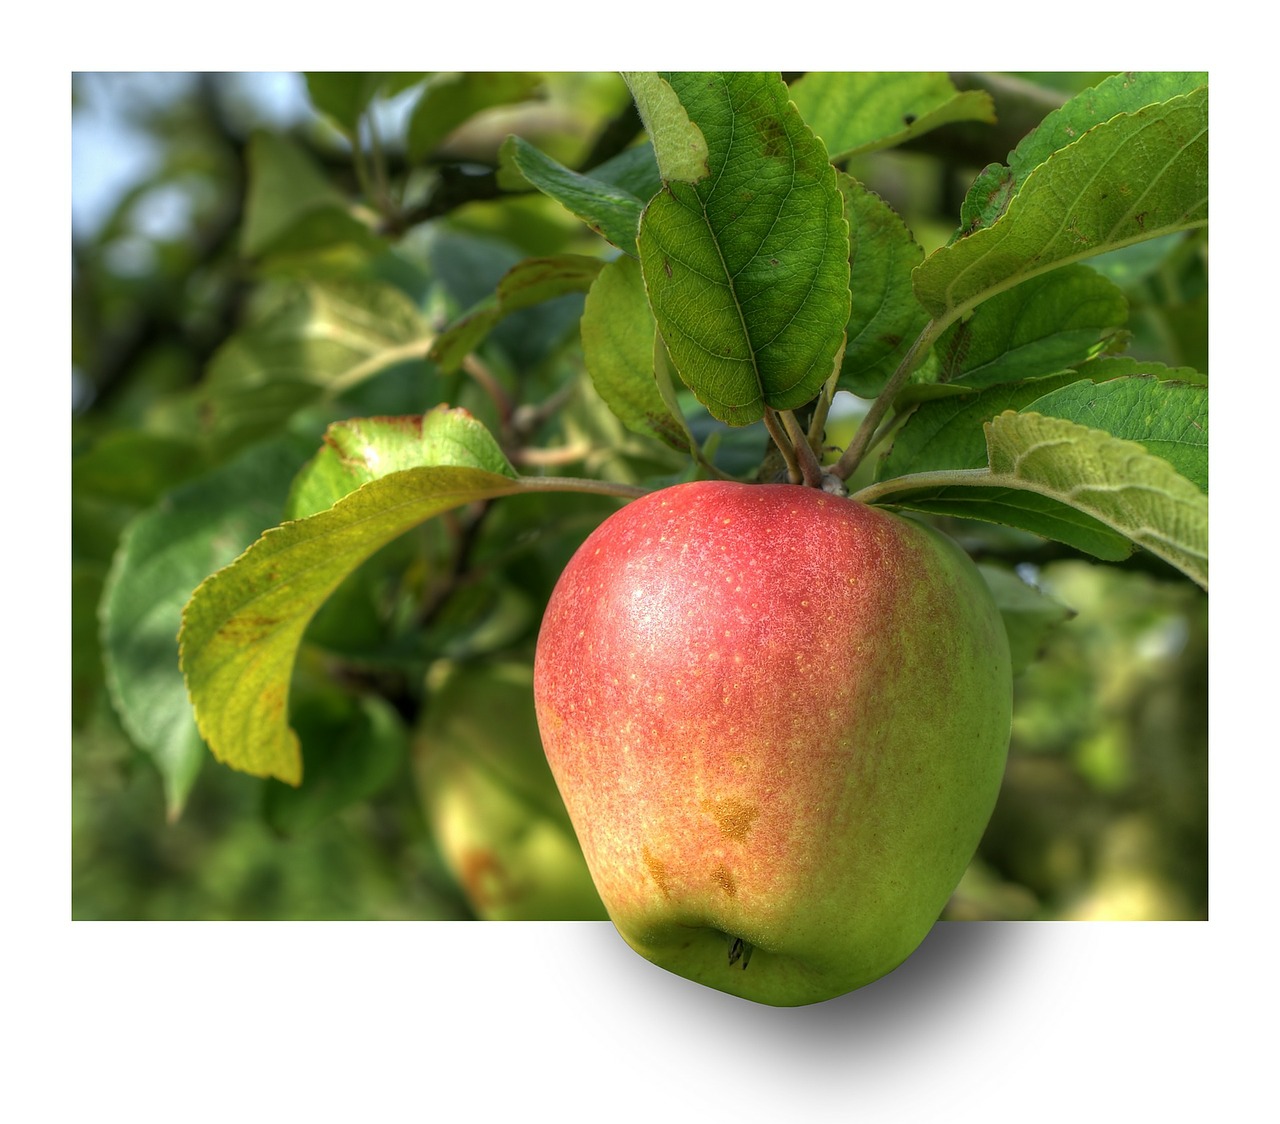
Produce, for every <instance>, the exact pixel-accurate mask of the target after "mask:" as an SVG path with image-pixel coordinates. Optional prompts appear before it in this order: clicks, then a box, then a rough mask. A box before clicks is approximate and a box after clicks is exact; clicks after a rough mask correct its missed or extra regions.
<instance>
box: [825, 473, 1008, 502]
mask: <svg viewBox="0 0 1280 1124" xmlns="http://www.w3.org/2000/svg"><path fill="white" fill-rule="evenodd" d="M956 485H964V486H968V487H975V486H978V487H982V486H986V487H994V486H998V487H1002V488H1022V489H1027V485H1026V484H1025V483H1024V482H1022V481H1020V480H1018V479H1017V478H1016V477H1011V476H997V475H996V474H995V473H994V472H992V471H991V469H989V468H949V469H939V470H938V471H936V472H914V473H909V474H908V475H906V476H895V477H893V479H891V480H881V481H879V482H878V483H875V484H868V485H867V486H866V487H865V488H863V489H861V490H860V491H857V492H854V494H853V495H852V496H851V497H850V499H854V500H857V501H858V502H859V503H875V502H876V501H877V500H879V499H881V498H882V497H884V496H888V495H892V494H893V493H894V492H915V491H919V490H920V489H921V488H949V487H954V486H956ZM1028 490H1029V489H1028Z"/></svg>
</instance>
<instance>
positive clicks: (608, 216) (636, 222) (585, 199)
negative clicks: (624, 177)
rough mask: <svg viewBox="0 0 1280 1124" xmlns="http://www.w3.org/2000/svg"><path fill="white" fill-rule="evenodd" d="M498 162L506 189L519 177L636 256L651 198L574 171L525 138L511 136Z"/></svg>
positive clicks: (501, 178) (500, 177)
mask: <svg viewBox="0 0 1280 1124" xmlns="http://www.w3.org/2000/svg"><path fill="white" fill-rule="evenodd" d="M499 159H500V160H501V161H502V168H503V169H505V170H506V171H505V174H504V173H503V171H501V170H500V172H499V182H500V183H502V184H503V185H504V186H506V187H510V186H511V185H512V184H513V183H515V182H517V180H516V179H515V178H514V177H515V176H518V177H519V180H521V181H523V182H526V183H529V184H531V185H532V186H534V187H536V188H537V189H538V190H539V191H541V192H542V193H543V194H544V195H549V196H550V197H551V198H552V199H554V200H555V201H556V202H557V203H559V204H560V205H561V206H563V207H564V208H566V209H567V210H569V211H571V212H572V213H573V214H575V215H577V216H578V218H580V219H581V220H582V221H583V222H585V223H586V224H587V225H588V226H589V227H591V229H592V230H594V231H595V232H596V233H597V234H600V235H602V236H603V237H605V238H607V239H608V240H609V241H610V242H612V243H613V244H614V245H615V246H617V247H618V249H620V250H625V251H626V252H627V253H629V254H633V255H634V254H635V252H636V231H637V230H638V228H639V226H640V212H641V211H643V210H644V204H645V200H646V199H647V198H648V196H646V197H645V199H640V198H637V197H636V196H635V195H632V194H631V192H629V191H627V190H626V189H625V188H622V187H617V186H615V185H614V184H612V183H609V182H606V181H605V180H602V179H598V178H596V177H594V176H584V175H581V174H579V173H578V172H574V171H571V170H570V169H568V168H566V167H565V166H564V165H563V164H561V163H560V162H559V161H557V160H553V159H552V158H551V157H550V156H548V155H546V153H544V152H540V151H539V150H538V149H536V148H534V146H533V145H531V144H530V143H529V142H528V141H526V140H524V139H523V138H522V137H516V136H511V137H508V138H507V139H506V141H504V142H503V145H502V150H501V152H500V154H499Z"/></svg>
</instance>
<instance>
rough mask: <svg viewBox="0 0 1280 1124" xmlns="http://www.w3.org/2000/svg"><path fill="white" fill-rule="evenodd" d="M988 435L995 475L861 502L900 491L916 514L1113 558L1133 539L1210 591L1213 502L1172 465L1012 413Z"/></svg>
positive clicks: (897, 487)
mask: <svg viewBox="0 0 1280 1124" xmlns="http://www.w3.org/2000/svg"><path fill="white" fill-rule="evenodd" d="M985 428H986V435H987V455H988V464H989V467H988V468H986V469H976V470H970V471H968V472H951V473H946V472H943V473H938V474H936V479H935V480H933V481H931V480H930V477H929V476H928V475H918V476H908V477H897V478H895V479H894V480H891V481H887V482H885V483H884V484H881V485H873V486H872V487H871V488H867V489H864V490H863V491H862V492H861V493H859V494H858V498H860V499H864V500H870V499H873V498H874V499H877V500H879V499H882V498H883V497H884V496H886V495H887V494H890V493H893V492H899V493H901V494H900V495H899V496H898V497H896V498H895V499H894V500H893V502H894V503H897V504H900V505H901V506H904V507H910V508H912V509H913V510H917V511H930V512H934V513H936V514H946V515H963V516H967V517H969V518H975V519H986V520H989V521H991V522H996V523H1005V524H1007V525H1009V526H1012V527H1019V528H1021V529H1023V530H1027V531H1032V532H1034V533H1036V534H1039V535H1043V536H1044V537H1046V538H1051V539H1056V540H1057V541H1059V542H1065V543H1067V544H1069V545H1071V546H1074V547H1076V548H1077V549H1079V550H1084V551H1086V552H1088V553H1090V554H1093V555H1095V556H1096V557H1099V558H1103V559H1108V560H1118V559H1119V558H1123V557H1124V556H1125V553H1127V552H1126V551H1124V550H1123V549H1120V548H1119V547H1118V545H1117V543H1116V541H1115V540H1116V539H1119V540H1120V543H1123V542H1124V540H1126V539H1127V540H1128V541H1129V542H1130V543H1135V544H1137V545H1138V546H1141V547H1144V548H1146V549H1147V550H1149V551H1150V552H1151V553H1152V554H1154V555H1156V556H1157V557H1158V558H1162V559H1164V561H1166V562H1168V563H1169V564H1170V565H1171V566H1174V567H1175V568H1177V569H1178V570H1181V571H1182V572H1183V573H1184V574H1186V575H1187V576H1188V577H1190V578H1191V579H1192V580H1193V581H1195V582H1196V583H1197V584H1199V585H1201V586H1203V587H1204V588H1206V589H1207V588H1208V583H1209V498H1208V496H1206V495H1205V494H1204V493H1203V492H1202V491H1200V489H1199V488H1197V487H1196V485H1195V484H1193V483H1192V482H1191V481H1190V480H1188V479H1187V478H1186V477H1185V476H1182V475H1181V474H1180V473H1178V472H1177V470H1176V469H1174V467H1173V466H1172V465H1171V464H1169V462H1168V461H1166V460H1164V459H1163V458H1161V457H1157V456H1154V455H1153V454H1151V453H1149V452H1148V451H1147V450H1146V449H1145V448H1143V447H1142V446H1141V445H1139V444H1138V443H1137V442H1135V441H1125V440H1121V439H1120V438H1117V437H1113V436H1111V434H1109V433H1105V432H1103V431H1102V430H1099V429H1090V428H1088V427H1086V426H1083V425H1078V424H1077V423H1075V422H1071V421H1067V420H1065V419H1063V418H1051V417H1045V416H1044V415H1042V414H1036V413H1029V412H1028V413H1015V412H1013V411H1012V410H1010V411H1006V412H1005V413H1003V414H1001V415H1000V416H999V417H997V418H994V419H993V420H991V421H989V422H987V423H986V427H985ZM965 493H967V495H966V494H965Z"/></svg>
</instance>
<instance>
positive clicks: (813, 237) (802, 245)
mask: <svg viewBox="0 0 1280 1124" xmlns="http://www.w3.org/2000/svg"><path fill="white" fill-rule="evenodd" d="M669 81H670V82H671V83H672V85H673V87H674V88H675V89H676V91H677V93H678V94H679V96H680V99H681V103H682V104H683V106H684V107H685V108H686V109H687V110H688V112H689V116H690V118H691V119H692V120H693V121H694V122H695V123H696V124H697V125H698V126H699V127H700V129H701V130H702V132H703V133H704V134H705V135H706V136H707V137H708V139H709V144H710V149H709V152H710V155H709V165H710V168H711V175H710V176H709V177H707V178H706V179H703V180H701V181H699V182H698V183H696V184H688V183H683V182H677V181H672V182H670V183H668V184H667V186H666V188H665V189H664V190H663V191H661V192H660V193H659V194H658V195H656V196H655V197H654V198H653V200H651V201H650V203H649V205H648V206H647V207H646V208H645V212H644V216H643V218H642V219H641V222H640V238H639V248H640V262H641V266H642V268H643V272H644V282H645V287H646V289H647V291H648V294H649V302H650V305H651V307H652V308H653V312H654V317H655V319H656V320H657V324H658V330H659V332H661V334H662V338H663V340H664V341H665V343H666V345H667V349H668V351H669V353H670V355H671V358H672V361H673V362H674V364H675V366H676V369H677V371H678V372H679V374H680V377H681V379H682V380H683V381H684V382H685V383H686V385H688V386H689V388H690V389H691V390H692V391H693V392H694V393H695V394H696V395H697V396H698V399H699V400H700V401H701V402H703V404H704V405H706V406H707V408H708V409H709V410H710V411H711V412H712V414H714V415H715V416H716V417H718V418H720V419H721V420H722V421H725V422H728V423H730V424H734V425H744V424H747V423H749V422H752V421H755V420H757V419H758V418H760V417H761V416H762V414H763V412H764V409H765V407H766V406H768V407H772V408H774V409H792V408H795V407H798V406H802V405H804V404H805V403H806V402H808V401H809V400H810V399H812V398H813V397H814V396H815V395H816V394H817V392H818V390H819V389H820V388H821V386H822V384H823V383H824V382H825V381H826V380H827V378H829V377H830V375H831V371H832V366H833V364H834V362H835V359H836V355H837V353H838V351H839V349H840V347H841V346H842V342H843V337H844V328H845V324H846V323H847V322H848V319H849V304H850V298H849V261H848V255H849V234H848V225H847V224H846V222H845V220H844V214H843V202H842V198H841V195H840V192H839V190H838V189H837V187H836V179H835V170H834V169H833V168H832V167H831V165H830V163H829V162H828V161H827V158H826V152H825V150H824V149H823V147H822V143H821V142H820V141H819V140H818V139H817V138H816V137H814V135H813V134H812V133H811V132H810V131H809V130H808V129H807V128H806V127H805V125H804V123H803V121H801V120H800V117H799V115H798V114H797V113H796V111H795V107H794V106H792V105H791V103H790V102H789V100H788V99H787V91H786V87H785V86H784V85H783V83H782V81H781V79H780V78H779V77H778V76H777V75H767V74H676V75H671V76H670V77H669Z"/></svg>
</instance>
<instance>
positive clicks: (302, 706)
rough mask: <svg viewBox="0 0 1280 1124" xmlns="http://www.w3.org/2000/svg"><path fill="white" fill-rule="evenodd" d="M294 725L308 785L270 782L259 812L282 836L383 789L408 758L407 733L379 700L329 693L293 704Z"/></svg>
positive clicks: (307, 827)
mask: <svg viewBox="0 0 1280 1124" xmlns="http://www.w3.org/2000/svg"><path fill="white" fill-rule="evenodd" d="M296 704H297V705H296V706H295V708H294V723H295V725H296V727H297V732H298V737H299V739H300V740H301V742H302V745H303V746H304V747H305V750H306V759H307V783H306V784H304V785H301V786H300V787H297V788H295V787H293V786H291V785H287V784H284V783H282V782H280V781H275V780H272V781H269V782H268V783H267V788H266V792H265V793H264V797H263V813H264V815H265V818H266V821H267V823H268V824H270V826H271V827H272V828H273V829H274V830H275V831H277V832H279V833H280V834H281V835H285V836H294V835H300V834H302V833H303V832H306V831H309V830H311V829H312V828H314V827H315V826H317V825H318V824H320V823H323V822H324V821H325V820H326V819H328V818H329V817H330V816H332V815H334V814H335V813H336V812H339V811H341V810H342V809H343V808H346V807H349V806H350V805H352V804H356V803H358V802H360V801H361V800H367V799H369V798H370V797H371V796H374V795H376V794H377V793H378V792H379V791H381V790H382V789H384V788H386V787H387V786H388V785H389V784H390V783H391V782H392V781H393V780H394V779H395V778H396V777H397V776H398V775H399V772H400V769H401V767H402V766H403V764H404V762H405V761H406V760H407V758H408V751H409V732H408V731H407V730H406V729H405V726H404V723H403V722H402V721H401V720H400V716H399V715H398V714H397V713H396V712H395V709H394V708H393V707H392V706H391V705H390V704H389V703H387V702H386V701H385V700H384V699H382V698H381V697H379V696H377V695H363V696H361V697H360V698H358V699H353V698H348V697H346V696H343V695H339V694H337V693H335V692H332V691H329V692H325V693H320V692H316V691H311V692H306V693H303V694H302V695H301V697H300V698H298V699H297V700H296Z"/></svg>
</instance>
